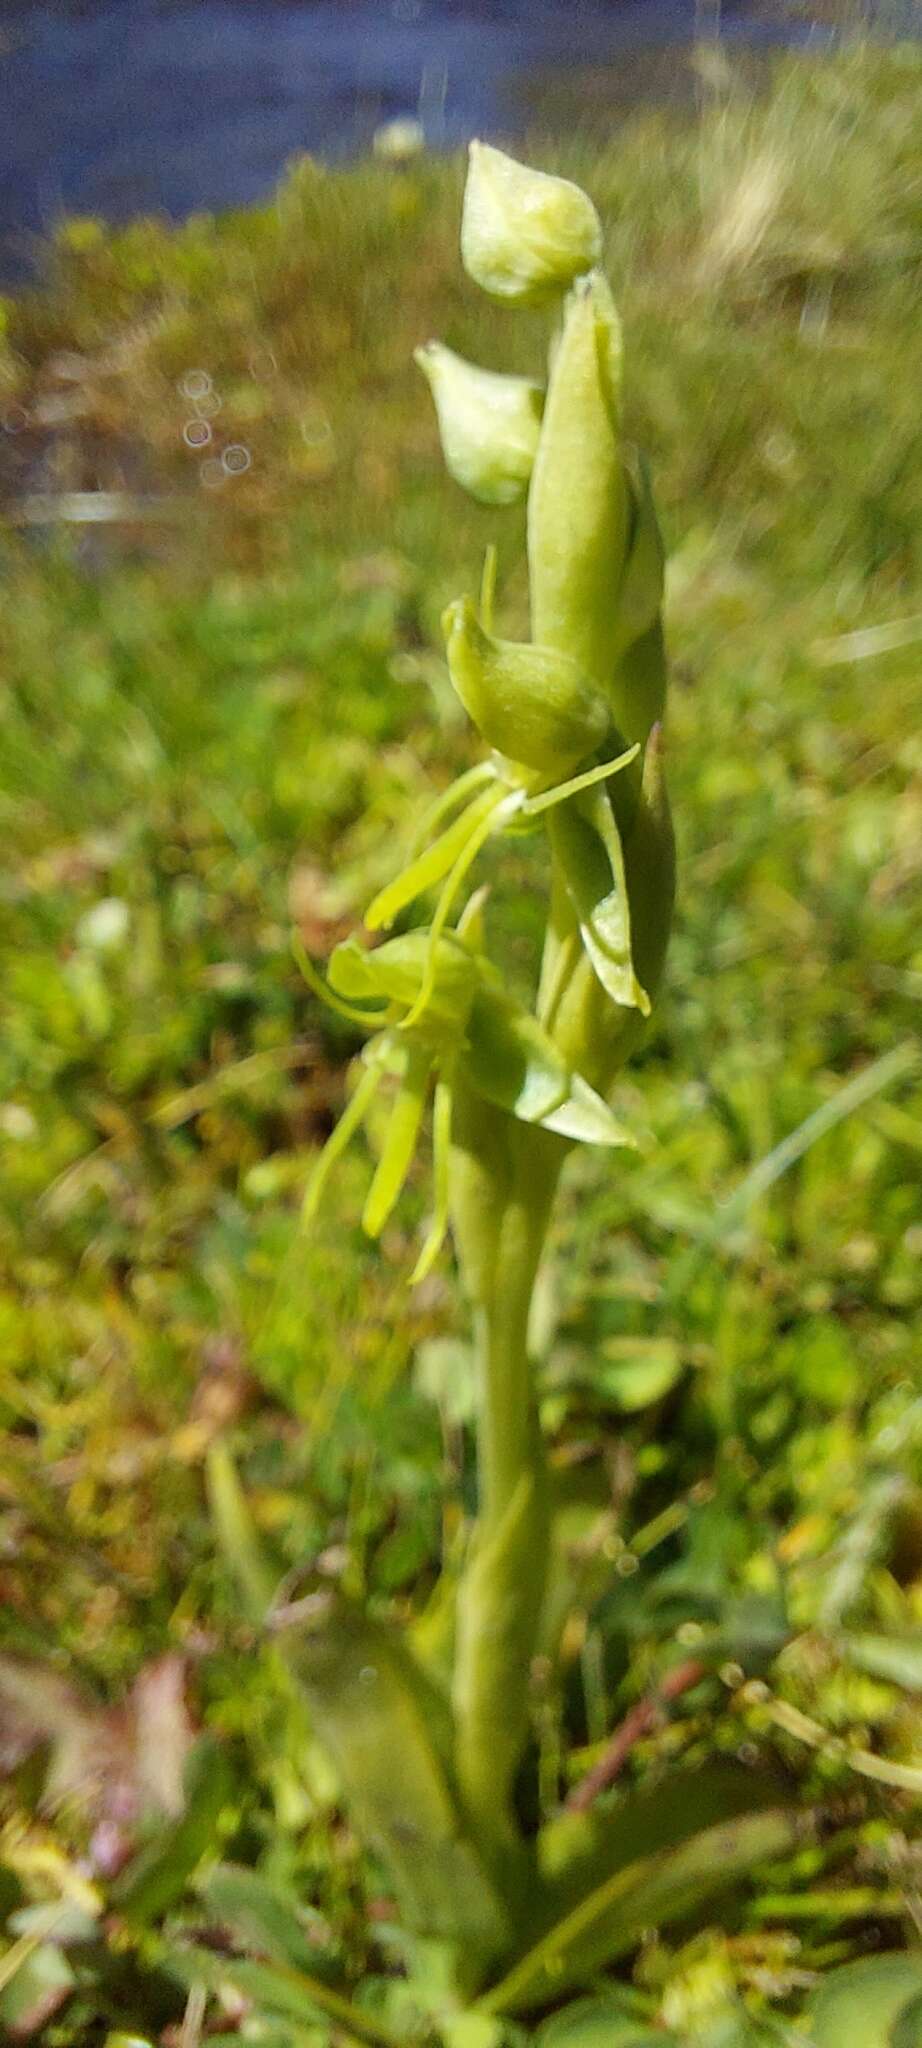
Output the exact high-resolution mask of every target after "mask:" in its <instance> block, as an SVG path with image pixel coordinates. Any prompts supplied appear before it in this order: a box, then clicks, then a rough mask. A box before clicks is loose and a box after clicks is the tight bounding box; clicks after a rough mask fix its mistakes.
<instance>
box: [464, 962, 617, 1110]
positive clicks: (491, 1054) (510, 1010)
mask: <svg viewBox="0 0 922 2048" xmlns="http://www.w3.org/2000/svg"><path fill="white" fill-rule="evenodd" d="M460 1064H461V1068H462V1071H463V1073H464V1077H465V1080H466V1081H467V1082H468V1084H469V1086H470V1087H471V1088H473V1089H474V1090H475V1091H476V1093H477V1094H478V1095H481V1096H482V1097H483V1099H484V1101H486V1102H492V1103H494V1104H495V1105H496V1107H497V1108H498V1109H504V1110H506V1111H507V1112H508V1114H509V1115H510V1116H514V1117H517V1118H518V1120H519V1122H520V1123H525V1124H541V1125H542V1127H543V1128H544V1130H547V1131H554V1132H556V1133H557V1134H558V1136H560V1137H567V1138H580V1139H582V1140H583V1141H584V1142H585V1143H586V1144H590V1145H633V1144H634V1143H635V1140H634V1138H633V1137H632V1135H631V1133H630V1132H629V1131H628V1130H626V1129H625V1127H624V1125H623V1124H620V1123H619V1122H618V1119H617V1118H616V1117H615V1116H614V1115H613V1114H612V1112H611V1110H610V1109H609V1107H608V1104H607V1103H606V1102H604V1101H603V1100H602V1097H601V1096H600V1095H597V1094H596V1093H595V1090H594V1089H592V1088H590V1086H589V1083H588V1081H584V1080H583V1079H582V1077H581V1075H579V1074H574V1073H573V1071H572V1069H571V1068H570V1067H568V1066H567V1064H566V1062H565V1060H563V1059H562V1058H561V1055H560V1053H559V1052H558V1051H557V1048H556V1046H555V1045H554V1043H553V1040H552V1039H551V1038H549V1037H548V1034H547V1032H546V1031H544V1030H542V1028H541V1025H540V1024H538V1023H537V1021H536V1019H535V1018H534V1017H532V1016H531V1015H530V1014H529V1012H528V1011H527V1010H525V1009H523V1008H522V1006H521V1005H520V1004H518V1003H516V1002H515V1001H514V999H513V998H512V997H511V996H508V995H506V993H505V991H504V990H502V989H501V988H500V987H498V986H484V987H482V988H480V989H479V990H478V992H477V994H476V995H475V997H474V1001H473V1003H472V1005H471V1013H470V1017H469V1019H468V1030H467V1047H466V1049H465V1051H464V1052H463V1053H462V1055H461V1059H460Z"/></svg>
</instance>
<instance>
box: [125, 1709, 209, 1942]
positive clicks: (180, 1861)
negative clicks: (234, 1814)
mask: <svg viewBox="0 0 922 2048" xmlns="http://www.w3.org/2000/svg"><path fill="white" fill-rule="evenodd" d="M233 1790H234V1787H233V1779H232V1776H231V1770H230V1765H229V1763H228V1760H227V1756H226V1754H225V1751H224V1749H223V1747H222V1745H221V1743H220V1742H217V1741H215V1739H214V1737H213V1736H209V1735H203V1736H202V1737H201V1738H200V1740H199V1741H198V1742H197V1743H196V1744H195V1747H194V1749H192V1750H191V1751H190V1753H189V1761H188V1763H187V1765H186V1810H185V1812H184V1814H183V1815H182V1818H181V1819H180V1820H177V1821H174V1823H173V1825H172V1826H171V1827H166V1828H161V1830H160V1833H159V1834H158V1836H157V1839H156V1841H153V1842H151V1843H150V1845H149V1846H148V1847H147V1848H146V1849H142V1851H141V1853H140V1855H139V1856H136V1857H135V1859H134V1861H133V1862H132V1863H130V1864H129V1866H128V1868H127V1870H125V1871H124V1872H123V1874H122V1876H121V1877H120V1878H118V1879H117V1880H116V1883H115V1884H114V1885H113V1886H112V1889H111V1891H110V1894H109V1898H110V1902H111V1904H112V1905H113V1906H114V1907H115V1908H116V1910H117V1911H118V1913H119V1914H120V1915H121V1916H122V1918H123V1919H125V1920H130V1921H131V1922H132V1923H133V1924H134V1925H148V1924H149V1923H150V1922H151V1921H152V1920H156V1919H159V1917H160V1915H161V1914H162V1913H164V1912H165V1911H166V1909H167V1907H168V1906H172V1905H173V1904H174V1902H175V1901H176V1900H177V1899H179V1898H181V1896H182V1893H183V1892H184V1890H185V1887H186V1884H187V1882H188V1879H189V1878H190V1877H191V1875H192V1872H193V1871H194V1870H195V1868H196V1866H197V1864H199V1863H200V1862H201V1860H202V1857H203V1856H207V1855H209V1854H211V1855H214V1853H215V1851H216V1850H217V1848H218V1847H219V1844H220V1841H221V1831H220V1821H221V1816H222V1814H223V1812H224V1810H225V1808H226V1807H227V1806H228V1804H229V1802H230V1800H231V1798H232V1796H233Z"/></svg>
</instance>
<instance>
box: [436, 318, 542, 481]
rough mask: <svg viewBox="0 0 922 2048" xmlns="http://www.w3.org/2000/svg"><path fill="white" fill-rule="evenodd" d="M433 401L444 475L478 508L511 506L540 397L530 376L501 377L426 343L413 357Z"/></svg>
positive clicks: (525, 471) (530, 457)
mask: <svg viewBox="0 0 922 2048" xmlns="http://www.w3.org/2000/svg"><path fill="white" fill-rule="evenodd" d="M414 360H415V362H416V363H418V365H419V368H420V369H421V370H422V373H423V376H424V377H425V379H426V382H427V384H428V386H429V389H430V391H431V392H432V396H433V399H434V400H435V409H436V413H437V414H438V422H439V433H440V435H441V440H442V453H443V455H444V457H445V466H446V468H447V470H448V473H449V476H453V477H454V479H455V482H456V483H457V484H461V485H462V487H463V489H464V490H466V491H470V493H471V496H472V497H473V498H479V500H480V502H481V504H482V505H513V504H514V503H515V501H516V499H517V498H522V497H524V495H525V492H526V490H527V488H528V480H529V477H530V476H531V472H532V467H533V465H534V460H535V450H536V448H537V446H538V435H539V433H540V431H541V412H542V408H543V404H544V394H543V392H542V389H541V386H540V384H536V383H535V382H534V381H533V379H532V378H531V377H503V376H500V375H499V374H498V372H497V371H495V370H481V369H478V368H477V366H476V364H474V363H467V362H465V360H464V357H463V356H456V355H455V353H454V350H453V349H450V348H445V347H444V346H443V344H442V343H441V342H440V341H429V342H427V343H426V346H425V348H418V349H417V350H416V354H415V357H414Z"/></svg>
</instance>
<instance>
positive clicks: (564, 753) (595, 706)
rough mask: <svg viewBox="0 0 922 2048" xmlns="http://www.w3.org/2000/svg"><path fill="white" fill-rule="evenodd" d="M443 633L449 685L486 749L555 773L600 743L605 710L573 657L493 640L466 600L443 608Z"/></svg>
mask: <svg viewBox="0 0 922 2048" xmlns="http://www.w3.org/2000/svg"><path fill="white" fill-rule="evenodd" d="M442 628H443V631H444V633H445V642H446V651H447V654H448V668H449V673H450V675H451V680H452V683H453V684H454V687H455V689H456V690H457V693H458V696H459V697H460V699H461V702H462V704H463V705H464V708H465V710H466V711H467V712H468V714H469V716H470V717H471V718H472V719H473V721H474V724H475V725H476V726H477V728H478V730H479V731H480V732H481V733H482V734H483V737H484V739H485V740H486V742H487V744H488V746H491V747H495V748H496V749H497V751H498V752H499V753H501V754H505V755H506V756H507V757H508V759H509V760H511V761H518V762H522V763H524V765H525V766H526V767H527V768H538V769H540V770H541V771H542V772H543V773H545V774H557V773H563V772H565V771H566V770H567V769H568V768H573V767H575V766H576V764H577V762H579V761H582V760H585V758H586V756H587V754H590V753H592V752H594V750H595V748H596V747H598V746H599V745H600V744H601V741H602V740H603V739H604V737H605V734H606V732H607V731H608V728H609V723H610V718H609V711H608V706H607V704H606V702H605V698H604V697H603V696H602V693H601V691H599V690H597V689H594V688H593V686H592V684H591V683H589V682H587V680H586V677H585V675H584V674H583V671H582V669H581V668H580V666H579V663H578V662H576V661H574V660H573V659H572V657H571V656H570V655H568V654H565V653H562V652H560V651H558V650H557V649H555V648H552V647H533V646H531V645H530V644H528V643H525V644H520V643H518V642H516V641H512V640H494V639H493V638H492V637H491V635H490V634H489V633H485V632H484V630H483V627H482V626H481V625H479V623H478V620H477V616H476V613H475V611H474V606H473V604H472V603H471V600H470V598H467V597H462V598H459V599H458V600H457V601H456V603H454V604H450V605H449V606H448V609H447V611H446V612H445V613H444V616H443V619H442Z"/></svg>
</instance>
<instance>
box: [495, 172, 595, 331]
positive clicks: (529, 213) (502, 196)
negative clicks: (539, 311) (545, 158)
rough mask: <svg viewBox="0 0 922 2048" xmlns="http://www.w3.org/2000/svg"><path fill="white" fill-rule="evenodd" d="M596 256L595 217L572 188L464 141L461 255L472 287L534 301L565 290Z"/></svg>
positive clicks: (583, 196) (564, 180)
mask: <svg viewBox="0 0 922 2048" xmlns="http://www.w3.org/2000/svg"><path fill="white" fill-rule="evenodd" d="M601 253H602V230H601V227H600V225H599V217H598V214H597V213H596V210H595V207H594V206H593V204H592V201H591V199H589V198H587V196H586V193H585V192H581V191H580V188H579V186H578V185H573V184H571V183H570V180H569V179H568V178H552V177H548V175H547V173H546V172H545V171H532V170H529V169H528V168H527V167H526V165H525V164H519V163H516V161H515V158H514V157H511V156H505V155H504V154H503V152H502V150H501V149H491V147H490V145H489V143H486V142H472V143H471V149H470V161H469V166H468V173H467V184H466V186H465V189H464V209H463V212H462V216H461V259H462V262H463V264H464V268H465V270H466V271H467V274H468V276H469V277H472V278H473V280H474V283H475V284H479V285H480V286H481V287H482V289H483V290H484V291H485V292H492V294H493V297H494V298H497V299H506V300H508V301H511V302H513V303H517V304H523V303H524V304H534V303H536V302H540V301H541V300H542V299H545V298H547V297H548V295H549V294H550V293H552V292H560V291H566V289H567V286H568V285H571V284H572V283H573V280H574V278H576V277H579V276H581V275H582V273H583V272H584V271H586V270H591V269H592V266H593V264H594V263H598V261H599V258H600V256H601Z"/></svg>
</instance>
